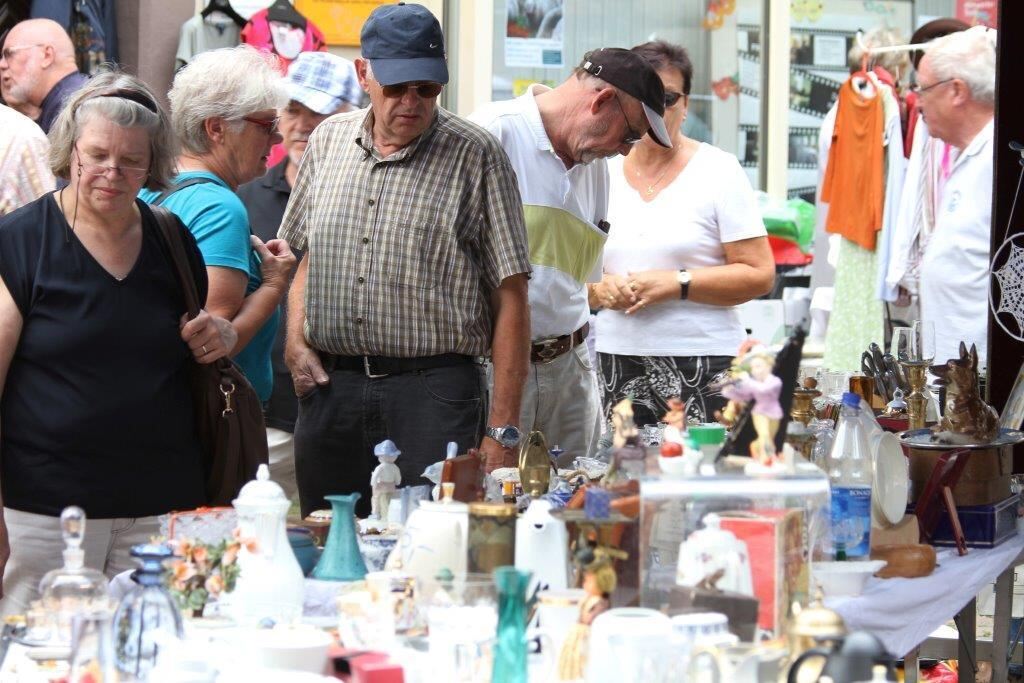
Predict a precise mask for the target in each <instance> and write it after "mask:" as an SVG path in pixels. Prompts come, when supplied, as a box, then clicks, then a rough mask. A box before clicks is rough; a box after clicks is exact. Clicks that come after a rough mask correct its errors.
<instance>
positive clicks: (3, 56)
mask: <svg viewBox="0 0 1024 683" xmlns="http://www.w3.org/2000/svg"><path fill="white" fill-rule="evenodd" d="M30 47H46V44H45V43H32V44H31V45H12V46H11V47H5V48H4V49H3V50H0V60H3V61H8V62H9V61H11V58H12V57H14V53H15V52H21V51H22V50H27V49H29V48H30Z"/></svg>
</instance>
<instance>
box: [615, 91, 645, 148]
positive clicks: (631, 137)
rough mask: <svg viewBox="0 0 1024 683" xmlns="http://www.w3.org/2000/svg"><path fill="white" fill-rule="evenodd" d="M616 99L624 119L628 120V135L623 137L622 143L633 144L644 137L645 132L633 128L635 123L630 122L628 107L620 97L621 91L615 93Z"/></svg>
mask: <svg viewBox="0 0 1024 683" xmlns="http://www.w3.org/2000/svg"><path fill="white" fill-rule="evenodd" d="M615 101H616V102H618V103H619V111H621V112H622V120H623V121H625V122H626V137H624V138H622V144H624V145H628V146H633V145H635V144H636V143H638V142H640V140H642V139H643V137H644V134H643V133H641V132H639V131H637V130H633V124H632V123H630V122H629V117H628V116H626V109H625V107H623V106H622V101H621V100H620V99H619V93H615Z"/></svg>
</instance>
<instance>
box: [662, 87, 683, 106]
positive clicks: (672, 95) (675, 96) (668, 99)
mask: <svg viewBox="0 0 1024 683" xmlns="http://www.w3.org/2000/svg"><path fill="white" fill-rule="evenodd" d="M683 97H684V95H683V93H681V92H675V91H673V90H666V91H665V106H666V107H674V106H675V104H676V102H678V101H679V100H680V99H682V98H683Z"/></svg>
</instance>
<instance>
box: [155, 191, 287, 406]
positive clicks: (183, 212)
mask: <svg viewBox="0 0 1024 683" xmlns="http://www.w3.org/2000/svg"><path fill="white" fill-rule="evenodd" d="M190 178H209V179H210V180H212V181H213V182H211V183H202V184H199V185H192V186H191V187H186V188H184V189H182V190H179V191H178V192H175V193H174V194H172V195H171V196H169V197H168V198H167V200H166V201H164V202H163V204H162V205H161V206H164V207H166V208H167V209H168V210H169V211H171V212H173V213H175V214H176V215H177V216H178V218H180V219H181V222H182V223H184V224H185V225H186V226H188V229H189V230H191V231H192V235H193V236H194V237H195V238H196V243H197V244H198V245H199V250H200V251H201V252H202V253H203V260H204V261H206V265H207V266H221V267H223V268H235V269H236V270H241V271H244V272H245V273H246V274H248V276H249V283H248V285H247V286H246V288H245V295H246V296H249V295H250V294H252V293H253V292H255V291H256V289H257V288H259V286H260V284H261V283H262V282H263V278H262V277H261V275H260V260H259V257H258V256H257V255H256V251H255V250H254V249H253V248H252V245H251V244H250V243H249V234H250V233H249V214H248V213H246V211H245V205H243V204H242V200H241V199H239V198H238V195H236V194H235V193H234V192H232V190H231V188H230V187H228V185H227V183H225V182H224V181H223V180H221V179H220V178H218V177H217V176H215V175H214V174H212V173H206V172H203V171H189V172H186V173H181V174H179V175H178V176H177V177H175V178H174V181H173V182H174V183H180V182H184V181H186V180H189V179H190ZM159 194H160V193H159V192H154V191H153V190H142V191H141V192H139V198H140V199H142V200H143V201H145V202H152V201H153V200H154V199H156V198H157V197H158V196H159ZM280 315H281V312H280V310H275V311H274V314H273V315H272V316H270V319H269V320H267V322H265V323H264V324H263V327H261V328H260V329H259V331H258V332H256V335H255V336H254V337H253V338H252V340H251V341H250V342H249V343H248V344H247V345H246V347H245V348H244V349H242V350H241V351H239V352H238V353H236V354H235V357H234V360H235V362H236V363H238V365H239V367H241V368H242V371H243V372H245V376H246V377H247V378H248V379H249V381H250V382H251V383H252V386H253V388H254V389H255V390H256V393H257V394H258V395H259V397H260V400H261V401H266V400H267V399H269V398H270V390H271V389H272V388H273V385H274V373H273V369H272V368H271V366H270V348H271V347H272V346H273V344H274V335H275V334H276V333H277V326H278V318H279V317H280Z"/></svg>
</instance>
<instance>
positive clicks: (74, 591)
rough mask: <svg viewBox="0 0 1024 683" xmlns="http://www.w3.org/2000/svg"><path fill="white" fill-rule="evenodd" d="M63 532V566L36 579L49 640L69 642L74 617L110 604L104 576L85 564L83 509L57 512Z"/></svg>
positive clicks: (54, 642)
mask: <svg viewBox="0 0 1024 683" xmlns="http://www.w3.org/2000/svg"><path fill="white" fill-rule="evenodd" d="M60 524H61V531H62V533H63V535H64V546H65V548H64V566H63V567H61V568H59V569H53V570H51V571H49V572H47V573H46V575H45V576H43V578H42V580H41V581H40V582H39V595H40V602H41V603H42V606H43V609H44V610H46V614H47V617H48V621H49V622H50V641H51V643H53V644H55V645H67V646H70V645H71V636H72V633H71V626H72V621H73V620H74V618H75V616H77V615H81V614H90V613H94V612H96V611H97V610H102V609H106V608H108V607H109V604H110V594H109V592H108V590H107V577H105V576H103V574H102V573H101V572H98V571H96V570H95V569H89V568H88V567H86V566H85V551H84V550H83V549H82V540H83V539H84V538H85V511H84V510H82V508H80V507H76V506H73V505H72V506H69V507H66V508H64V511H63V512H61V514H60Z"/></svg>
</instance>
